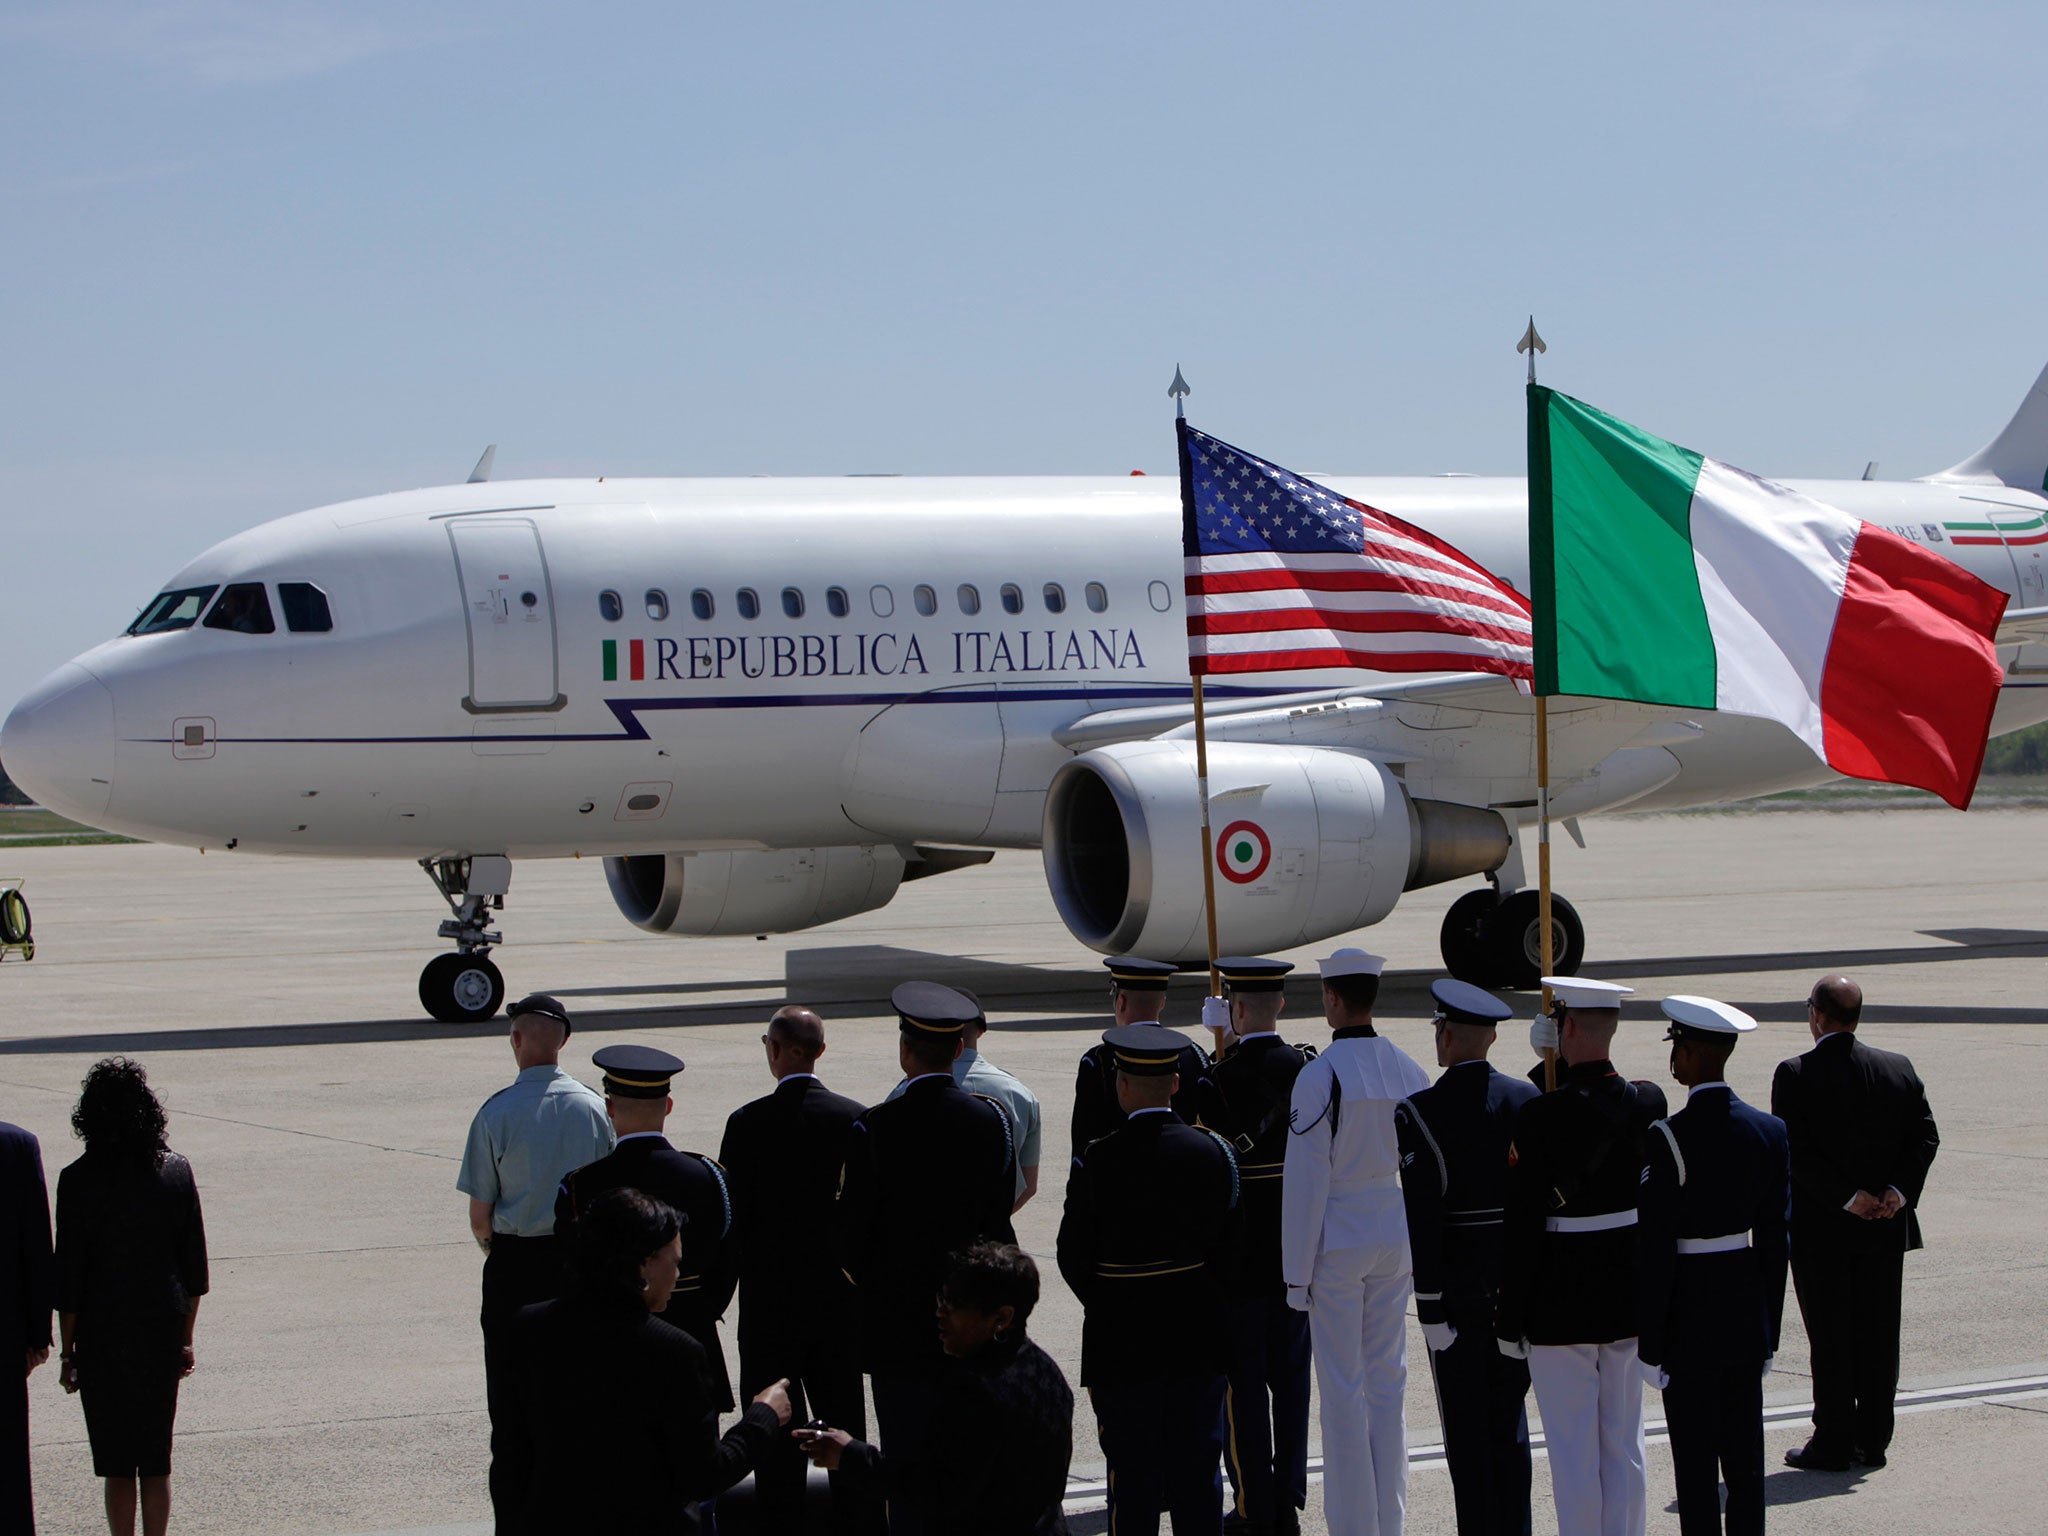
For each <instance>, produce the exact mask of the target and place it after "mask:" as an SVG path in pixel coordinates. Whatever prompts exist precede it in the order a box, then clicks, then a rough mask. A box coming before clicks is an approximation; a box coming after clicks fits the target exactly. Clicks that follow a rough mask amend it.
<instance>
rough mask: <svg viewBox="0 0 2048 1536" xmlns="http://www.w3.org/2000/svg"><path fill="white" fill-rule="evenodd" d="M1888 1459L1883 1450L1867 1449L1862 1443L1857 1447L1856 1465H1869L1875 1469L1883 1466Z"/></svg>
mask: <svg viewBox="0 0 2048 1536" xmlns="http://www.w3.org/2000/svg"><path fill="white" fill-rule="evenodd" d="M1886 1460H1887V1458H1886V1456H1885V1454H1884V1452H1883V1451H1866V1450H1864V1449H1863V1447H1862V1446H1860V1445H1859V1446H1857V1447H1856V1465H1857V1466H1859V1467H1869V1468H1871V1469H1872V1470H1873V1471H1875V1470H1876V1469H1877V1468H1879V1467H1881V1466H1883V1465H1884V1464H1885V1462H1886Z"/></svg>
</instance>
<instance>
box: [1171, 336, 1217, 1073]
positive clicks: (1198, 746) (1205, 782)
mask: <svg viewBox="0 0 2048 1536" xmlns="http://www.w3.org/2000/svg"><path fill="white" fill-rule="evenodd" d="M1166 392H1167V394H1168V395H1170V396H1172V398H1173V430H1174V437H1175V440H1176V442H1177V443H1178V445H1179V450H1180V503H1181V518H1182V525H1183V530H1184V532H1183V538H1182V547H1183V548H1184V549H1186V548H1192V547H1193V539H1194V523H1195V477H1194V464H1193V460H1192V459H1191V457H1190V455H1189V453H1188V413H1187V406H1186V400H1187V397H1188V396H1189V395H1190V394H1191V393H1193V391H1191V390H1190V389H1189V388H1188V381H1187V380H1186V379H1184V378H1182V377H1181V372H1180V368H1179V367H1178V366H1177V365H1176V366H1175V368H1174V370H1173V383H1172V384H1171V385H1169V386H1168V388H1167V391H1166ZM1188 675H1189V677H1190V678H1191V679H1192V681H1193V683H1194V693H1195V792H1196V799H1197V800H1198V801H1199V802H1200V805H1201V826H1200V828H1199V830H1198V835H1199V836H1200V838H1201V840H1202V916H1203V919H1204V921H1205V922H1206V924H1207V927H1208V937H1209V996H1211V997H1221V996H1222V995H1223V973H1222V972H1221V971H1220V970H1219V969H1218V968H1217V965H1216V960H1217V956H1218V953H1219V946H1218V943H1217V938H1216V852H1215V848H1214V846H1213V839H1212V837H1211V835H1210V831H1209V729H1208V721H1207V719H1206V717H1205V716H1204V714H1203V711H1202V674H1201V673H1200V672H1198V671H1196V670H1195V667H1194V657H1193V654H1192V653H1190V655H1189V658H1188ZM1210 1033H1211V1034H1213V1035H1214V1036H1215V1037H1216V1038H1215V1046H1216V1050H1217V1052H1218V1053H1219V1054H1220V1053H1221V1051H1222V1050H1223V1035H1224V1031H1223V1030H1222V1029H1221V1028H1217V1029H1212V1030H1211V1031H1210Z"/></svg>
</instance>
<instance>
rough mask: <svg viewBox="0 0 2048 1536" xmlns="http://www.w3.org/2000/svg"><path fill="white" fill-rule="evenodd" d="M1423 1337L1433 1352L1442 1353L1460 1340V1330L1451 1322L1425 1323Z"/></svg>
mask: <svg viewBox="0 0 2048 1536" xmlns="http://www.w3.org/2000/svg"><path fill="white" fill-rule="evenodd" d="M1422 1337H1423V1340H1424V1342H1425V1343H1427V1344H1428V1345H1429V1347H1430V1350H1431V1352H1433V1353H1435V1354H1439V1355H1440V1354H1442V1353H1443V1352H1444V1351H1445V1350H1447V1349H1449V1348H1450V1347H1451V1346H1452V1345H1453V1344H1455V1343H1457V1342H1458V1330H1457V1329H1455V1328H1453V1327H1452V1326H1451V1325H1450V1324H1449V1323H1424V1324H1423V1325H1422Z"/></svg>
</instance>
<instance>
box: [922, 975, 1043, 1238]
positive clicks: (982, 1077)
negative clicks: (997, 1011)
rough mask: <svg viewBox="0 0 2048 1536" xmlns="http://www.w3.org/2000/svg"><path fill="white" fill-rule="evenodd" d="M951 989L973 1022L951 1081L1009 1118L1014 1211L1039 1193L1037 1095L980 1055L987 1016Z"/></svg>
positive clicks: (976, 1001)
mask: <svg viewBox="0 0 2048 1536" xmlns="http://www.w3.org/2000/svg"><path fill="white" fill-rule="evenodd" d="M951 990H953V991H955V992H958V993H959V994H960V995H961V996H962V997H964V998H966V999H967V1000H968V1001H969V1002H970V1003H972V1004H973V1005H974V1019H973V1022H971V1023H969V1024H967V1025H965V1026H963V1027H962V1029H961V1031H960V1054H959V1055H958V1056H956V1057H954V1058H953V1081H954V1082H956V1083H958V1084H959V1085H960V1086H961V1087H962V1088H965V1089H966V1090H967V1091H968V1092H969V1093H978V1094H980V1095H981V1096H982V1097H983V1098H988V1099H994V1100H995V1101H996V1102H997V1103H998V1104H1000V1105H1002V1106H1003V1109H1004V1112H1005V1113H1007V1114H1008V1115H1009V1117H1010V1130H1011V1133H1012V1134H1013V1135H1014V1136H1015V1137H1016V1142H1017V1194H1016V1202H1017V1203H1016V1204H1015V1205H1013V1206H1011V1207H1010V1210H1011V1213H1012V1214H1015V1213H1016V1212H1018V1211H1021V1210H1022V1209H1024V1205H1025V1202H1027V1201H1028V1200H1030V1198H1031V1197H1032V1196H1033V1195H1035V1194H1037V1193H1038V1158H1039V1151H1038V1143H1039V1139H1040V1131H1041V1129H1042V1122H1043V1120H1044V1116H1043V1114H1042V1113H1041V1112H1040V1110H1039V1107H1038V1095H1037V1094H1035V1093H1033V1092H1032V1091H1031V1090H1030V1089H1029V1088H1027V1087H1025V1086H1024V1084H1023V1082H1022V1080H1020V1079H1019V1078H1016V1077H1013V1076H1011V1075H1010V1074H1009V1073H1008V1072H1005V1071H1004V1070H1003V1069H1002V1068H1001V1067H999V1066H997V1065H996V1064H995V1063H994V1062H992V1061H990V1060H989V1059H988V1058H987V1057H985V1056H983V1055H982V1054H981V1051H980V1050H979V1048H978V1047H979V1045H980V1042H981V1037H982V1036H983V1035H985V1034H987V1033H988V1015H987V1014H986V1013H984V1012H983V1011H982V1007H981V999H980V998H978V997H976V996H975V995H974V994H973V993H972V992H970V991H969V990H968V989H967V988H965V987H954V988H952V989H951ZM906 1086H908V1085H907V1084H906V1083H898V1084H897V1085H896V1086H895V1087H894V1088H892V1089H890V1090H889V1097H890V1098H892V1099H895V1098H900V1097H902V1095H903V1090H904V1088H905V1087H906Z"/></svg>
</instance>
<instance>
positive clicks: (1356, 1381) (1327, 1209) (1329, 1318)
mask: <svg viewBox="0 0 2048 1536" xmlns="http://www.w3.org/2000/svg"><path fill="white" fill-rule="evenodd" d="M1384 964H1385V961H1383V960H1382V959H1381V958H1380V957H1379V956H1378V955H1369V954H1367V953H1365V952H1364V951H1363V950H1359V949H1340V950H1338V951H1337V952H1336V953H1335V954H1334V955H1332V956H1330V957H1329V959H1327V960H1325V961H1323V962H1322V978H1323V1012H1324V1015H1325V1017H1326V1018H1328V1020H1329V1022H1330V1027H1331V1028H1332V1029H1333V1030H1334V1031H1335V1034H1334V1037H1333V1038H1332V1039H1331V1041H1330V1043H1329V1045H1328V1046H1326V1047H1325V1048H1324V1049H1323V1051H1322V1053H1321V1054H1320V1055H1318V1056H1317V1057H1316V1059H1315V1060H1314V1061H1312V1062H1310V1063H1309V1064H1308V1065H1307V1066H1305V1067H1303V1068H1302V1069H1301V1075H1300V1076H1299V1077H1297V1078H1296V1079H1295V1080H1294V1098H1293V1102H1292V1105H1291V1107H1290V1110H1289V1122H1290V1123H1289V1135H1288V1138H1287V1156H1286V1165H1287V1166H1286V1174H1285V1182H1284V1185H1283V1188H1282V1191H1281V1220H1280V1264H1281V1270H1282V1273H1283V1274H1284V1275H1285V1276H1286V1280H1287V1303H1288V1305H1289V1306H1291V1307H1294V1308H1296V1309H1298V1310H1305V1311H1306V1312H1307V1313H1308V1321H1309V1335H1310V1338H1311V1340H1312V1342H1313V1344H1314V1347H1315V1359H1316V1381H1317V1383H1318V1384H1319V1386H1320V1388H1321V1393H1322V1427H1323V1513H1324V1516H1325V1518H1326V1519H1327V1520H1328V1521H1329V1527H1330V1531H1331V1536H1400V1532H1401V1524H1402V1519H1403V1515H1404V1512H1405V1510H1406V1507H1407V1497H1408V1434H1407V1426H1406V1424H1405V1423H1404V1420H1403V1415H1404V1411H1405V1410H1404V1405H1403V1398H1404V1397H1405V1395H1406V1393H1407V1390H1408V1293H1409V1289H1410V1280H1409V1267H1408V1222H1407V1217H1406V1215H1405V1213H1404V1211H1403V1209H1402V1204H1401V1187H1400V1185H1401V1179H1400V1151H1399V1148H1398V1145H1397V1144H1396V1142H1395V1139H1394V1106H1395V1105H1396V1104H1397V1103H1399V1102H1400V1101H1401V1100H1402V1099H1405V1098H1407V1097H1408V1096H1409V1095H1411V1094H1415V1093H1419V1092H1421V1091H1422V1090H1423V1089H1424V1088H1427V1087H1428V1086H1429V1078H1428V1077H1427V1076H1426V1075H1424V1073H1423V1070H1422V1068H1421V1067H1419V1066H1417V1065H1416V1064H1415V1062H1414V1061H1413V1060H1412V1059H1411V1058H1410V1057H1409V1056H1408V1054H1407V1053H1406V1052H1404V1051H1403V1050H1402V1049H1401V1048H1400V1047H1399V1046H1397V1045H1395V1044H1394V1043H1393V1042H1392V1041H1391V1040H1385V1039H1382V1038H1381V1037H1380V1036H1379V1034H1378V1032H1377V1031H1376V1030H1375V1029H1374V1028H1373V1023H1372V1009H1373V1003H1374V1002H1375V1000H1376V999H1377V997H1378V994H1379V979H1380V969H1381V967H1382V966H1383V965H1384Z"/></svg>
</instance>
